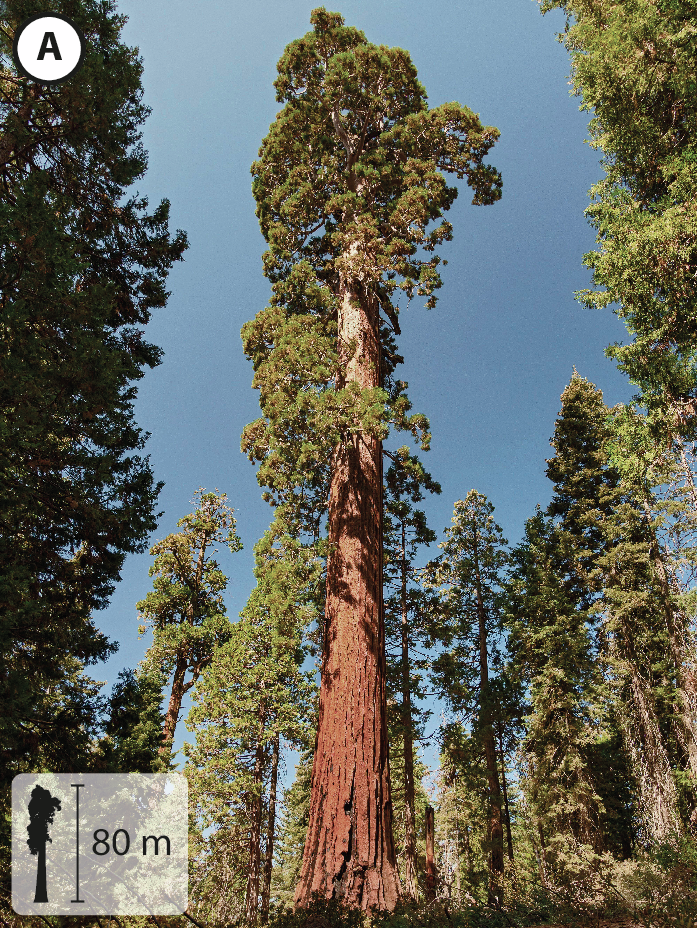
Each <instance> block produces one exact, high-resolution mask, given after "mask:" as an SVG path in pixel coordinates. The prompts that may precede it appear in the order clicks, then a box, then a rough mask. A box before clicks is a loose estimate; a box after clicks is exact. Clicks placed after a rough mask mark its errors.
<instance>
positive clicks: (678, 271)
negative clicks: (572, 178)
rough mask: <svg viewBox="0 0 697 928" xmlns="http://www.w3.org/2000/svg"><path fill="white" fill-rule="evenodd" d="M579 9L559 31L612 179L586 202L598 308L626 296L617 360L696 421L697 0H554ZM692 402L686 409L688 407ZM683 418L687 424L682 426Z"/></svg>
mask: <svg viewBox="0 0 697 928" xmlns="http://www.w3.org/2000/svg"><path fill="white" fill-rule="evenodd" d="M542 7H543V10H546V9H550V8H552V7H559V8H561V9H563V10H564V11H565V12H566V13H567V16H568V17H569V22H568V25H567V30H566V31H565V33H564V35H563V36H561V38H562V39H563V41H564V43H565V45H566V47H567V48H568V49H569V51H570V52H571V59H572V81H573V87H574V89H575V91H576V93H577V94H579V95H580V96H581V97H582V107H581V108H582V109H586V110H591V111H592V112H593V118H592V120H591V123H590V133H591V144H592V145H593V146H594V147H595V148H597V149H599V150H600V151H602V153H603V156H604V157H603V166H604V168H605V172H606V177H605V179H604V180H602V181H600V182H599V183H598V184H596V185H595V186H594V187H593V188H592V189H591V197H592V202H591V205H590V206H589V208H588V210H587V215H588V216H589V218H590V220H591V222H592V224H593V225H594V227H595V228H596V229H597V232H598V245H599V248H598V250H597V251H595V252H591V253H590V254H588V255H586V257H585V263H586V264H587V266H588V267H590V268H591V269H592V271H593V281H594V284H595V285H596V288H597V289H595V290H587V291H582V292H581V294H580V298H581V300H582V301H583V302H584V303H586V304H587V305H589V306H598V307H602V306H607V305H610V304H612V303H616V304H618V305H617V309H616V312H617V314H618V315H619V316H620V317H621V318H623V319H624V320H625V323H626V325H627V329H628V332H629V334H630V336H631V342H630V343H629V344H627V345H619V344H616V345H613V346H611V348H610V349H608V354H609V355H610V356H611V357H614V358H615V359H616V360H617V362H618V364H619V366H620V368H621V369H622V370H624V371H625V372H626V373H627V374H628V375H629V377H630V379H631V380H632V382H633V383H636V384H638V385H639V386H640V388H641V391H642V401H643V403H644V404H645V405H649V406H654V405H658V406H666V405H669V406H670V405H677V406H682V407H684V411H685V413H686V414H687V415H688V417H691V416H693V414H694V408H693V407H692V406H691V405H690V400H691V398H692V397H693V395H694V389H695V348H696V347H697V341H696V335H697V314H696V306H697V304H696V296H697V291H696V290H695V269H696V268H697V246H696V245H695V237H694V221H695V220H694V197H695V191H697V148H696V142H695V138H696V134H695V126H696V125H697V94H696V93H695V89H696V88H695V77H694V60H695V54H696V53H697V34H696V33H695V30H694V22H693V21H694V13H695V10H694V4H693V3H691V2H670V0H658V2H656V0H620V2H612V3H611V2H601V3H598V2H595V0H546V2H544V3H543V4H542ZM685 404H686V405H685ZM683 426H684V424H683Z"/></svg>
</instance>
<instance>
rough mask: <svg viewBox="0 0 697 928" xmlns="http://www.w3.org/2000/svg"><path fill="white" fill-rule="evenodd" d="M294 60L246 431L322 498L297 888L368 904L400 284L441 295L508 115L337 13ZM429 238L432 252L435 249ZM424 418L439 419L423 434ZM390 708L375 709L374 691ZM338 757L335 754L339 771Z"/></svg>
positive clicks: (260, 173) (382, 744)
mask: <svg viewBox="0 0 697 928" xmlns="http://www.w3.org/2000/svg"><path fill="white" fill-rule="evenodd" d="M311 23H312V25H313V30H312V31H311V32H309V33H308V34H307V35H306V36H304V37H303V38H302V39H298V40H297V41H295V42H292V43H291V44H290V45H289V46H288V47H287V49H286V51H285V53H284V55H283V57H282V59H281V61H280V62H279V66H278V71H279V77H278V79H277V81H276V85H275V86H276V90H277V99H278V101H279V102H280V103H282V104H283V109H282V110H281V112H280V113H279V115H278V117H277V119H276V121H275V122H274V123H273V125H272V126H271V129H270V131H269V134H268V135H267V137H266V139H265V140H264V142H263V144H262V148H261V150H260V155H259V160H258V161H257V162H256V163H255V165H254V166H253V168H252V171H253V175H254V183H253V190H254V195H255V198H256V201H257V215H258V216H259V220H260V225H261V229H262V232H263V234H264V236H265V238H266V240H267V242H268V243H269V250H268V252H267V253H266V255H265V257H264V272H265V274H266V275H267V276H268V277H269V279H270V280H271V283H272V289H273V295H272V300H271V305H270V306H269V307H268V308H267V309H266V310H264V311H262V312H261V313H259V314H258V316H257V318H256V319H255V320H254V322H252V323H248V324H247V325H246V326H245V327H244V329H243V340H244V346H245V351H246V353H247V355H248V356H249V357H250V358H251V359H252V360H253V362H254V369H255V379H254V385H255V386H256V387H258V388H259V390H260V393H261V397H260V399H261V407H262V412H263V418H262V419H260V420H258V421H257V422H255V423H252V425H251V426H248V428H247V430H246V431H245V434H244V437H243V447H244V448H245V450H246V451H247V452H248V454H249V455H250V457H252V458H253V459H255V460H259V461H260V462H261V468H260V471H259V480H260V482H261V483H262V485H265V486H266V487H268V491H267V495H268V498H269V499H270V500H271V501H272V502H278V501H281V500H282V501H283V502H284V504H285V505H287V506H291V505H292V506H295V511H296V512H298V513H299V514H300V515H302V516H303V517H304V518H306V519H308V520H312V519H313V518H314V519H319V518H321V517H322V516H323V513H325V512H327V509H326V506H327V493H328V495H329V508H328V512H327V522H328V540H329V558H328V563H327V599H326V610H325V615H326V618H325V622H326V627H325V631H324V635H323V661H322V689H321V697H320V710H319V727H318V738H317V750H316V753H315V760H314V770H313V780H312V800H311V808H310V825H309V829H308V836H307V842H306V846H305V858H304V865H303V871H302V875H301V879H300V883H299V886H298V891H297V901H298V902H299V903H301V904H306V903H307V902H309V900H310V897H311V895H312V894H313V893H314V892H319V893H320V894H321V895H323V896H326V897H338V898H341V899H342V901H343V902H344V903H345V904H348V905H355V906H359V907H362V908H370V909H373V908H386V909H391V908H393V907H394V905H395V904H396V901H397V898H398V896H399V884H398V878H397V874H396V869H395V853H394V847H393V842H392V832H391V814H390V809H391V807H390V784H389V768H388V762H387V731H386V717H385V657H384V626H383V615H382V608H383V607H382V576H381V572H382V571H381V563H382V551H381V539H382V449H381V443H382V440H383V439H384V438H385V436H386V434H387V430H388V423H392V424H394V425H395V426H396V427H402V428H406V429H409V430H411V431H413V432H414V433H415V434H419V433H420V432H421V433H422V432H423V430H424V428H425V423H424V420H423V418H422V417H418V416H409V409H410V407H409V403H408V400H407V399H406V396H405V395H404V385H403V384H401V383H400V382H399V381H394V380H392V378H391V375H392V372H393V370H394V366H395V364H396V363H397V361H398V360H399V359H398V356H397V355H396V350H395V343H394V335H397V334H399V323H398V314H397V308H396V306H395V303H394V301H393V297H394V296H395V295H396V293H397V291H398V289H400V288H401V290H402V291H403V292H405V293H406V295H407V296H411V295H412V294H413V293H415V292H417V293H421V294H424V295H427V296H428V298H429V300H428V305H433V304H434V302H435V297H434V290H435V289H436V288H437V287H438V286H439V285H440V278H439V276H438V271H437V266H438V263H439V259H438V258H437V257H436V256H435V255H433V256H431V257H428V252H432V251H433V250H434V249H435V248H436V246H437V245H438V244H439V243H440V242H442V241H443V240H447V239H449V238H450V235H451V227H450V225H449V224H448V223H446V222H441V223H440V224H439V225H438V226H437V227H436V228H435V229H434V230H433V231H427V226H428V225H429V223H430V222H431V221H435V220H439V219H441V218H442V214H443V212H444V211H445V210H447V209H449V208H450V206H451V205H452V203H453V201H454V199H455V195H456V193H457V190H456V189H455V188H453V187H448V186H447V185H446V183H445V178H444V175H443V173H442V172H443V171H447V172H452V173H455V174H456V175H457V176H458V177H460V178H463V177H465V176H466V177H467V181H468V183H469V185H470V186H471V187H472V188H473V191H474V198H473V199H474V202H475V203H489V202H493V201H494V200H495V199H497V198H498V197H499V195H500V178H499V176H498V174H497V173H496V172H495V171H494V170H493V169H492V168H490V167H488V166H486V165H485V164H484V161H483V159H484V157H485V156H486V153H487V152H488V150H489V148H490V147H491V145H492V144H493V142H494V141H495V139H496V137H497V135H498V133H497V132H496V130H495V129H491V128H483V127H482V126H481V124H480V122H479V119H478V118H477V117H476V116H475V115H474V114H473V113H472V112H471V111H470V110H468V109H467V108H465V107H462V106H459V105H458V104H444V105H442V106H439V107H436V108H434V109H430V110H429V109H428V107H427V104H426V99H425V93H424V90H423V88H422V86H421V85H420V84H419V82H418V80H417V78H416V72H415V69H414V67H413V65H412V63H411V61H410V59H409V56H408V55H407V53H406V52H404V51H402V50H401V49H390V48H387V47H385V46H380V47H378V46H375V45H371V44H370V43H368V42H367V41H366V39H365V37H364V35H363V34H362V33H361V32H359V31H358V30H357V29H353V28H349V27H347V26H345V25H344V21H343V18H342V17H341V16H340V15H339V14H337V13H329V12H327V11H326V10H324V9H323V8H320V9H317V10H315V11H313V13H312V15H311ZM420 248H423V249H424V250H425V251H426V253H427V254H426V257H422V256H421V254H422V253H421V252H420ZM424 437H425V436H424ZM373 707H375V709H373ZM337 772H339V773H337Z"/></svg>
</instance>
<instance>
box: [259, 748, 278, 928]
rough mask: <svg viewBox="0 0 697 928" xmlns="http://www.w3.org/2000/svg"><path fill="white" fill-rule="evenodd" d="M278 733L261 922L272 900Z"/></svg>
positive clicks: (273, 762)
mask: <svg viewBox="0 0 697 928" xmlns="http://www.w3.org/2000/svg"><path fill="white" fill-rule="evenodd" d="M280 740H281V739H280V737H279V734H278V732H276V736H275V738H274V739H273V752H272V754H271V783H270V785H269V821H268V824H267V827H266V860H265V861H264V889H263V891H262V894H261V921H262V923H263V924H266V922H267V921H268V920H269V902H270V900H271V874H272V872H273V845H274V835H275V831H276V789H277V787H278V756H279V753H280Z"/></svg>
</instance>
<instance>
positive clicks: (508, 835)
mask: <svg viewBox="0 0 697 928" xmlns="http://www.w3.org/2000/svg"><path fill="white" fill-rule="evenodd" d="M499 758H500V760H501V786H502V788H503V805H504V810H505V813H506V815H505V817H506V840H507V842H508V859H509V860H510V861H511V863H513V835H512V834H511V813H510V809H509V807H508V789H507V787H506V758H505V757H504V755H503V739H502V738H501V737H500V736H499Z"/></svg>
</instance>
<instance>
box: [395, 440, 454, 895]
mask: <svg viewBox="0 0 697 928" xmlns="http://www.w3.org/2000/svg"><path fill="white" fill-rule="evenodd" d="M425 490H426V491H428V492H431V493H440V486H439V485H438V484H437V483H435V482H434V481H433V479H432V478H431V476H430V474H428V473H427V472H426V471H425V470H424V468H423V465H422V464H421V462H420V461H419V459H418V458H416V457H413V456H411V455H410V453H409V449H408V448H407V447H403V448H400V449H399V451H398V452H397V453H396V454H395V455H394V456H393V457H392V463H391V465H390V467H389V468H388V471H387V474H386V475H385V497H384V509H385V512H384V528H383V531H384V535H383V551H384V554H383V557H384V584H385V639H386V650H387V693H388V705H387V709H388V711H387V722H388V728H389V732H390V746H391V747H392V744H393V742H395V741H397V742H398V743H400V744H401V748H402V757H401V763H399V770H400V773H401V774H402V777H403V781H402V783H401V784H400V787H401V788H399V789H397V788H396V786H395V764H394V763H393V762H392V760H391V761H390V770H391V775H392V789H393V793H395V792H396V794H397V795H402V796H403V802H402V803H400V802H398V801H397V798H396V796H393V808H394V811H395V814H397V813H398V812H399V811H400V807H401V808H402V809H403V813H404V851H403V857H404V878H403V887H404V893H405V895H406V896H407V897H408V898H411V899H416V898H417V897H418V881H417V838H416V835H417V831H416V812H415V795H416V786H415V779H414V760H415V755H414V740H415V738H418V737H420V736H421V735H422V734H423V723H424V721H425V719H426V718H427V717H428V715H427V714H426V713H425V712H424V710H422V709H420V708H419V707H418V702H417V700H418V699H419V698H421V695H422V692H423V687H422V686H421V683H422V674H421V673H420V671H423V669H424V668H425V666H426V661H425V659H424V655H423V650H422V649H424V648H425V647H427V646H428V643H429V629H428V628H427V623H426V620H425V614H426V599H427V597H426V595H425V592H424V590H423V587H422V586H421V584H420V583H419V578H418V575H417V573H416V568H415V564H414V561H415V559H416V555H417V552H418V550H419V548H420V547H421V546H423V545H427V544H430V543H431V542H433V541H435V540H436V534H435V532H433V531H432V530H431V529H430V528H429V527H428V525H427V523H426V516H425V513H424V512H423V511H422V510H420V509H416V508H415V504H416V503H419V502H421V500H422V499H423V493H424V491H425ZM420 649H421V655H420V656H419V650H420ZM415 651H416V653H415Z"/></svg>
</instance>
